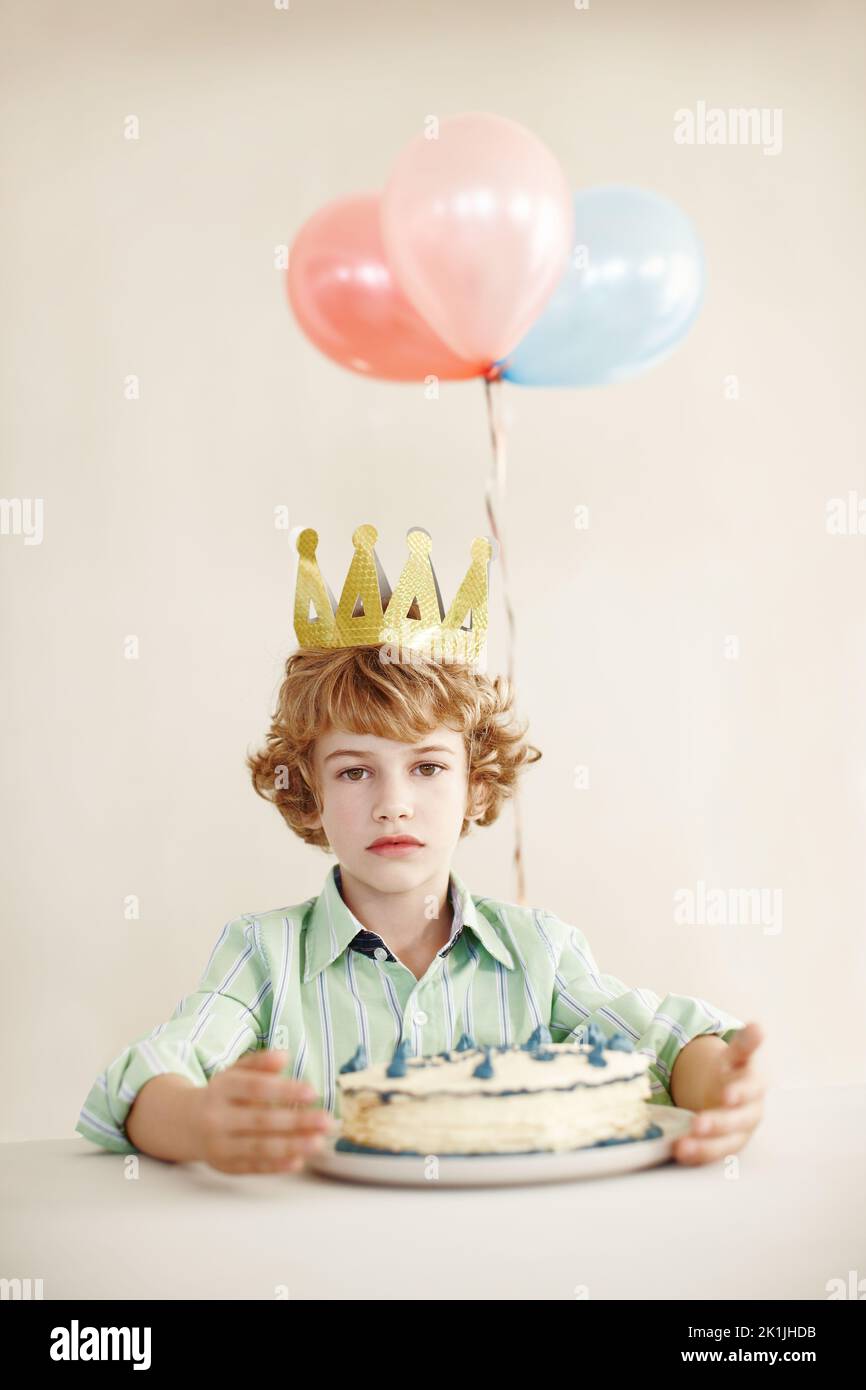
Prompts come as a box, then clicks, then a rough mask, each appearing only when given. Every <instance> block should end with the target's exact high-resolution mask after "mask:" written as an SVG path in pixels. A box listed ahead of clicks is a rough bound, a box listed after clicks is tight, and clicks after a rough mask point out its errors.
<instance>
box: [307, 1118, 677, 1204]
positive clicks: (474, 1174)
mask: <svg viewBox="0 0 866 1390" xmlns="http://www.w3.org/2000/svg"><path fill="white" fill-rule="evenodd" d="M645 1104H646V1109H647V1127H649V1126H650V1125H651V1124H656V1125H658V1127H659V1129H660V1130H661V1131H662V1133H661V1136H660V1137H659V1138H656V1139H633V1140H629V1141H628V1142H626V1143H622V1144H601V1145H594V1146H592V1147H590V1148H586V1149H570V1150H568V1151H567V1152H564V1153H537V1154H442V1155H441V1156H439V1155H436V1154H432V1155H431V1154H428V1155H419V1154H378V1153H370V1154H363V1153H343V1152H341V1151H340V1150H337V1149H335V1147H334V1145H335V1144H336V1141H337V1139H338V1138H339V1135H331V1136H329V1137H328V1139H327V1140H326V1142H325V1146H324V1147H323V1148H322V1149H320V1150H319V1152H318V1153H314V1154H311V1155H310V1157H309V1158H308V1159H307V1167H308V1168H309V1169H310V1170H311V1171H313V1172H316V1173H322V1174H323V1175H324V1176H325V1177H329V1178H342V1179H344V1180H345V1181H346V1182H368V1183H385V1184H386V1185H388V1186H393V1187H497V1186H506V1185H508V1184H510V1183H537V1182H572V1181H574V1179H576V1178H606V1177H610V1176H611V1174H613V1173H631V1172H634V1171H635V1170H636V1169H638V1168H653V1167H655V1166H656V1165H657V1164H659V1163H667V1161H668V1160H669V1159H670V1158H671V1155H672V1151H673V1142H674V1140H675V1139H677V1138H679V1137H680V1135H683V1134H685V1133H686V1131H687V1130H688V1129H690V1128H691V1123H692V1119H693V1116H694V1111H692V1110H681V1109H680V1108H679V1107H678V1106H675V1105H653V1104H651V1103H650V1102H649V1101H646V1102H645Z"/></svg>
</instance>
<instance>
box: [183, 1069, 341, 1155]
mask: <svg viewBox="0 0 866 1390" xmlns="http://www.w3.org/2000/svg"><path fill="white" fill-rule="evenodd" d="M287 1058H288V1053H287V1052H285V1051H282V1050H279V1051H278V1050H276V1049H273V1048H272V1049H263V1050H261V1051H259V1052H245V1053H244V1055H243V1056H242V1057H239V1058H238V1060H237V1061H236V1062H235V1063H234V1064H233V1065H232V1066H230V1067H226V1068H225V1069H224V1070H223V1071H218V1072H216V1073H215V1075H214V1076H212V1077H211V1079H210V1081H209V1082H208V1084H207V1086H201V1087H198V1088H196V1092H195V1105H196V1113H195V1119H194V1126H195V1130H196V1136H197V1149H198V1157H200V1158H201V1160H202V1161H203V1162H204V1163H209V1164H210V1166H211V1167H212V1168H216V1169H218V1170H219V1172H221V1173H295V1172H297V1171H298V1170H299V1169H301V1168H303V1166H304V1163H305V1162H306V1159H307V1157H308V1156H309V1154H311V1153H315V1152H316V1151H317V1150H318V1149H320V1148H321V1147H322V1145H323V1143H324V1135H325V1134H330V1133H331V1132H332V1130H333V1129H334V1128H335V1126H336V1121H335V1120H334V1119H333V1118H332V1117H331V1116H330V1115H329V1114H328V1112H327V1111H325V1110H319V1109H312V1108H311V1107H310V1102H311V1101H315V1099H316V1093H315V1091H314V1090H313V1089H312V1087H311V1086H308V1085H307V1084H306V1083H305V1082H302V1081H292V1080H291V1079H290V1078H288V1077H285V1076H280V1075H279V1074H278V1073H279V1072H280V1071H281V1070H282V1068H283V1067H284V1066H285V1065H286V1060H287Z"/></svg>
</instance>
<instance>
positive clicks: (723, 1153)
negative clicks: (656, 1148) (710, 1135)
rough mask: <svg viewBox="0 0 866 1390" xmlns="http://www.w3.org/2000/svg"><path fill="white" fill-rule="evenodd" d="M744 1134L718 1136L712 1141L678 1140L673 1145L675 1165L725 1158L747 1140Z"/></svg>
mask: <svg viewBox="0 0 866 1390" xmlns="http://www.w3.org/2000/svg"><path fill="white" fill-rule="evenodd" d="M748 1137H749V1134H748V1133H746V1132H740V1131H736V1132H735V1133H733V1134H720V1135H718V1136H717V1137H716V1138H714V1139H691V1138H689V1139H678V1140H677V1141H676V1143H675V1144H674V1149H673V1156H674V1158H675V1159H676V1161H677V1163H711V1162H712V1161H713V1160H714V1159H717V1158H727V1156H728V1154H733V1153H736V1152H737V1150H738V1149H741V1148H742V1147H743V1145H744V1144H745V1142H746V1140H747V1139H748Z"/></svg>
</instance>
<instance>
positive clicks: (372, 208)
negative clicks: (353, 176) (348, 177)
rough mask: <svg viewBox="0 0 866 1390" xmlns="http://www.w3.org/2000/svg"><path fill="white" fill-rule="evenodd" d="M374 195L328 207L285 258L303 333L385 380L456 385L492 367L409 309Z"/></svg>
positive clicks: (336, 358)
mask: <svg viewBox="0 0 866 1390" xmlns="http://www.w3.org/2000/svg"><path fill="white" fill-rule="evenodd" d="M379 223H380V216H379V194H378V193H361V194H358V195H356V196H354V197H349V198H340V199H338V200H337V201H336V202H333V203H327V204H326V205H325V207H323V208H320V209H319V211H318V212H316V213H314V214H313V216H312V217H311V218H310V219H309V221H307V222H305V223H304V225H303V227H302V228H301V230H300V232H299V233H298V235H297V236H296V238H295V240H294V243H293V244H292V247H291V251H290V253H289V269H288V273H287V291H288V296H289V302H290V304H291V306H292V309H293V310H294V313H295V316H296V318H297V320H298V323H299V324H300V325H301V328H302V329H303V330H304V332H305V333H306V335H307V337H308V338H309V339H310V340H311V342H313V343H315V345H316V347H317V348H319V349H320V350H321V351H322V352H324V353H325V354H326V355H327V356H328V357H331V358H333V360H334V361H335V362H339V363H340V365H341V366H343V367H348V368H350V369H351V370H352V371H354V372H361V373H363V374H365V375H367V376H375V377H384V378H385V379H386V380H389V381H423V380H424V378H425V377H427V376H431V375H432V376H437V377H439V378H440V379H441V380H444V381H460V380H463V379H465V378H467V377H472V376H480V375H482V374H483V373H484V371H485V369H486V368H487V367H488V366H489V365H490V364H489V363H488V362H483V361H480V360H476V361H467V360H466V359H464V358H462V357H459V356H456V355H455V354H454V353H453V352H452V351H451V349H450V348H449V347H447V346H446V344H445V343H443V342H441V341H440V339H439V338H438V337H437V336H436V334H435V333H434V332H433V330H432V328H431V327H430V325H429V324H428V323H425V322H424V320H423V319H422V318H421V316H420V314H418V312H417V311H416V310H415V309H414V308H413V306H412V305H411V304H410V303H409V300H408V299H407V298H406V296H405V294H404V293H403V291H402V289H401V288H400V286H399V285H398V284H397V282H396V280H395V279H394V276H393V275H392V273H391V271H390V269H389V267H388V264H387V261H386V259H385V251H384V247H383V245H382V237H381V232H380V227H379Z"/></svg>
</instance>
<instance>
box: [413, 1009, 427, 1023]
mask: <svg viewBox="0 0 866 1390" xmlns="http://www.w3.org/2000/svg"><path fill="white" fill-rule="evenodd" d="M415 1022H416V1023H426V1022H427V1015H426V1014H425V1012H424V1010H423V1009H419V1010H418V1012H417V1013H416V1014H415Z"/></svg>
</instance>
